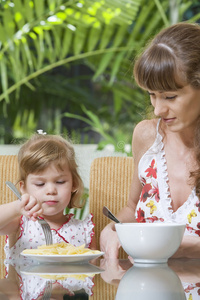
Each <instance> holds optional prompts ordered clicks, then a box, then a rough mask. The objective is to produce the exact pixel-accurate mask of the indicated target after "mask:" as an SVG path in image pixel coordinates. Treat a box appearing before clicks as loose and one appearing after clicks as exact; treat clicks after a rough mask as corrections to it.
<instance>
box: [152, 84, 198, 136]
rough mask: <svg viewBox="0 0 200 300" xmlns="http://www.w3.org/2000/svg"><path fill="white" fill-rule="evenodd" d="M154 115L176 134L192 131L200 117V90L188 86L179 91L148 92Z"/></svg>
mask: <svg viewBox="0 0 200 300" xmlns="http://www.w3.org/2000/svg"><path fill="white" fill-rule="evenodd" d="M148 92H149V95H150V99H151V104H152V106H153V107H154V114H155V115H156V116H157V117H160V118H161V119H162V121H163V122H164V124H165V125H166V126H167V127H168V128H169V129H170V130H171V131H174V132H177V131H182V130H184V129H186V128H191V129H192V130H193V129H194V128H195V126H196V122H197V119H198V118H199V116H200V88H199V89H194V88H192V87H191V85H186V86H184V87H183V88H182V89H179V90H178V91H168V92H159V91H148Z"/></svg>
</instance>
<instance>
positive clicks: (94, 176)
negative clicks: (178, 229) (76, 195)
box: [89, 157, 134, 300]
mask: <svg viewBox="0 0 200 300" xmlns="http://www.w3.org/2000/svg"><path fill="white" fill-rule="evenodd" d="M133 168H134V165H133V158H131V157H101V158H96V159H94V161H93V162H92V165H91V169H90V189H89V203H90V204H89V208H90V212H91V213H92V214H93V215H94V218H93V222H94V224H95V235H96V240H97V249H99V247H100V246H99V236H100V232H101V231H102V229H103V228H104V227H105V226H106V225H107V224H108V223H109V222H110V220H108V218H107V217H105V216H104V215H103V213H102V209H103V206H107V207H108V208H109V209H110V210H111V211H112V212H113V213H114V214H117V213H118V211H119V210H120V209H121V208H122V207H123V206H125V205H126V203H127V199H128V196H129V190H130V184H131V181H132V176H133ZM119 258H121V259H123V258H127V254H126V253H125V252H124V251H123V250H122V249H120V253H119ZM94 283H95V285H94V289H93V291H94V295H93V296H92V297H91V300H100V299H114V298H115V295H116V291H117V287H116V286H113V285H109V284H107V283H106V282H104V281H103V279H102V278H101V276H100V275H96V276H95V278H94ZM111 295H112V297H111Z"/></svg>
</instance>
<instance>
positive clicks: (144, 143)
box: [132, 119, 158, 157]
mask: <svg viewBox="0 0 200 300" xmlns="http://www.w3.org/2000/svg"><path fill="white" fill-rule="evenodd" d="M157 124H158V119H152V120H143V121H141V122H139V123H138V124H137V125H136V126H135V128H134V131H133V139H132V149H133V154H135V155H136V154H137V152H138V151H139V153H140V155H139V156H140V157H141V156H142V155H143V154H144V153H145V152H146V151H147V150H148V149H149V148H150V147H151V146H152V144H153V143H154V141H155V139H156V135H157Z"/></svg>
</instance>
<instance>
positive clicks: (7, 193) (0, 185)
mask: <svg viewBox="0 0 200 300" xmlns="http://www.w3.org/2000/svg"><path fill="white" fill-rule="evenodd" d="M17 179H18V162H17V156H16V155H0V191H1V192H0V193H1V196H0V204H4V203H8V202H11V201H14V200H16V196H15V195H14V194H13V193H12V191H11V190H10V189H9V188H8V187H7V186H6V184H5V182H6V181H7V180H9V181H12V182H13V183H16V182H17ZM4 246H5V236H4V235H2V236H0V258H1V260H3V259H5V254H4ZM4 272H5V270H4V266H3V264H1V269H0V276H1V277H0V278H3V277H4V275H5V273H4Z"/></svg>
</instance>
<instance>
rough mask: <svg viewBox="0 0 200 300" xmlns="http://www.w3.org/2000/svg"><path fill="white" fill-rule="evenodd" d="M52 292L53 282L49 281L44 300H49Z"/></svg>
mask: <svg viewBox="0 0 200 300" xmlns="http://www.w3.org/2000/svg"><path fill="white" fill-rule="evenodd" d="M51 291H52V281H47V282H46V284H45V290H44V294H43V296H42V300H49V299H50V297H51Z"/></svg>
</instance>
